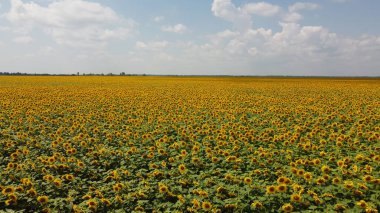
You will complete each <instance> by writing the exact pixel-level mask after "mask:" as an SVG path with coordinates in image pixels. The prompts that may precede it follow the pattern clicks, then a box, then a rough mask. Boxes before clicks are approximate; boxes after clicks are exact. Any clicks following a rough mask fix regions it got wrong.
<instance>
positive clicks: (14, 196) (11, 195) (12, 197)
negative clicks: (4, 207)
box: [8, 193, 17, 202]
mask: <svg viewBox="0 0 380 213" xmlns="http://www.w3.org/2000/svg"><path fill="white" fill-rule="evenodd" d="M8 198H9V199H10V200H13V201H14V202H16V201H17V196H16V195H15V194H14V193H12V194H8Z"/></svg>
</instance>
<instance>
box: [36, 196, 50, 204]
mask: <svg viewBox="0 0 380 213" xmlns="http://www.w3.org/2000/svg"><path fill="white" fill-rule="evenodd" d="M37 201H38V202H39V203H40V204H46V203H47V202H49V198H48V197H47V196H39V197H38V198H37Z"/></svg>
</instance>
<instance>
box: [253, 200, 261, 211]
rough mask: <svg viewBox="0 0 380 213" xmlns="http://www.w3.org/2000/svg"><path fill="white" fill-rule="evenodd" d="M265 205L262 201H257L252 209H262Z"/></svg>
mask: <svg viewBox="0 0 380 213" xmlns="http://www.w3.org/2000/svg"><path fill="white" fill-rule="evenodd" d="M263 207H264V205H263V204H262V203H261V202H260V201H255V202H253V203H252V204H251V208H253V209H261V208H263Z"/></svg>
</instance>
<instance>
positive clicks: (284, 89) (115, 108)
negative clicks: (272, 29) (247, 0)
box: [0, 76, 380, 212]
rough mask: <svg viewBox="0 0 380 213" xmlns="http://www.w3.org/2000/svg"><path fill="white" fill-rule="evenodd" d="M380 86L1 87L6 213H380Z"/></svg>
mask: <svg viewBox="0 0 380 213" xmlns="http://www.w3.org/2000/svg"><path fill="white" fill-rule="evenodd" d="M379 163H380V80H379V79H350V78H346V79H344V78H331V79H328V78H326V79H323V78H248V77H246V78H243V77H153V76H141V77H138V76H125V77H121V76H120V77H119V76H103V77H101V76H24V77H22V76H18V77H16V76H0V211H8V212H292V211H294V212H378V211H379V208H380V164H379Z"/></svg>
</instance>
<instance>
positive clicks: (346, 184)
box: [344, 181, 354, 189]
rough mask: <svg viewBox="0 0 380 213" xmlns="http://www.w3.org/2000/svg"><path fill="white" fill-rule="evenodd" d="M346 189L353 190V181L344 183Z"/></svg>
mask: <svg viewBox="0 0 380 213" xmlns="http://www.w3.org/2000/svg"><path fill="white" fill-rule="evenodd" d="M344 187H345V188H346V189H352V188H354V182H352V181H344Z"/></svg>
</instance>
